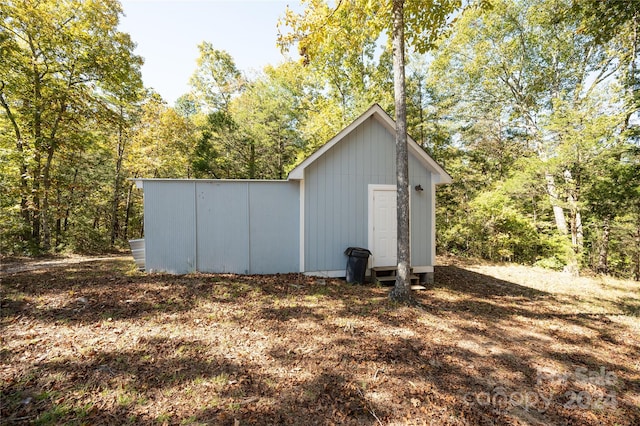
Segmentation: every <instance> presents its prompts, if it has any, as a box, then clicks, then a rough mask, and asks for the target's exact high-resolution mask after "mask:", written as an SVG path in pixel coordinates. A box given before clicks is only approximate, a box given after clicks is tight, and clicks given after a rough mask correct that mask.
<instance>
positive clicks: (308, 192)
mask: <svg viewBox="0 0 640 426" xmlns="http://www.w3.org/2000/svg"><path fill="white" fill-rule="evenodd" d="M409 176H410V182H411V185H412V186H411V190H412V193H411V200H412V201H411V202H412V206H411V232H412V264H414V265H419V266H426V265H430V260H429V259H430V257H429V256H430V253H431V247H430V241H431V240H430V236H429V235H430V230H431V209H432V208H433V207H432V206H430V205H429V203H428V199H429V197H428V194H429V193H428V191H431V190H432V189H431V188H432V185H431V174H430V172H429V171H428V170H426V169H425V168H424V167H423V166H422V165H421V164H420V162H419V161H418V160H416V159H415V158H414V157H413V156H411V157H410V162H409ZM395 183H396V164H395V135H393V134H392V133H390V132H389V131H388V130H387V129H386V128H385V127H384V126H383V125H382V124H380V123H379V122H378V121H377V119H375V118H374V117H371V118H369V119H368V120H366V121H365V122H364V123H363V124H362V125H360V126H359V127H357V128H356V129H354V130H353V131H352V132H351V133H350V134H348V135H347V136H345V138H344V139H343V140H342V141H340V143H338V144H336V145H334V146H333V147H332V148H331V149H329V150H328V151H327V152H326V153H325V154H324V155H323V156H321V157H319V158H318V159H317V160H316V161H315V162H313V163H312V164H310V165H309V166H308V167H307V168H306V169H305V182H304V185H305V223H304V230H305V240H304V241H305V270H306V271H307V272H317V271H338V270H343V269H344V268H345V265H346V260H347V259H346V257H345V255H344V254H343V252H344V250H345V249H346V248H347V247H350V246H358V247H367V245H368V238H369V235H368V189H367V188H368V185H369V184H386V185H395ZM418 184H420V185H422V187H423V188H424V191H423V192H422V193H419V194H418V193H416V192H415V190H414V189H413V188H414V186H415V185H418Z"/></svg>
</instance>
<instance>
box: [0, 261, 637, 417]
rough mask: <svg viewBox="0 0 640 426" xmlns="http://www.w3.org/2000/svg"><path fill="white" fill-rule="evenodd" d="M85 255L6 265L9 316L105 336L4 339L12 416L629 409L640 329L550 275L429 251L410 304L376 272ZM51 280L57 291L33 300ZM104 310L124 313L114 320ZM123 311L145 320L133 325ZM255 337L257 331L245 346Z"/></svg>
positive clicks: (508, 413)
mask: <svg viewBox="0 0 640 426" xmlns="http://www.w3.org/2000/svg"><path fill="white" fill-rule="evenodd" d="M89 266H90V267H89V268H79V269H78V268H77V266H74V267H73V268H67V269H65V270H62V273H63V274H66V275H67V276H60V274H59V273H52V274H49V275H47V274H44V275H43V274H32V277H31V278H29V279H28V280H27V279H26V278H25V277H26V276H22V275H21V276H17V275H14V276H12V277H11V278H10V280H9V282H8V283H6V282H3V288H8V289H9V290H10V291H11V292H13V293H12V294H11V295H10V296H11V297H9V298H7V299H6V300H10V301H11V303H12V304H9V305H8V306H9V308H10V309H9V312H8V314H7V315H6V316H5V314H6V312H5V311H4V310H3V313H2V316H3V317H4V318H6V319H7V320H11V321H21V320H22V319H27V320H29V321H33V320H37V321H41V322H42V323H44V324H45V325H47V326H50V327H52V328H53V330H54V332H55V333H57V332H60V331H61V329H65V330H68V329H71V330H77V329H79V328H82V327H84V329H86V330H88V333H90V335H91V336H98V337H104V338H105V341H106V342H107V343H106V344H103V345H101V346H100V347H96V348H92V347H91V345H90V344H89V343H88V342H79V341H75V342H72V341H65V340H61V341H59V342H56V344H57V345H64V346H65V351H66V352H65V355H64V356H54V355H51V353H52V352H46V351H44V353H43V355H42V356H40V357H37V358H35V359H34V360H33V361H29V362H24V361H21V359H22V357H27V353H29V352H36V351H37V350H39V346H38V343H37V336H36V338H31V337H29V336H27V337H24V339H25V343H24V345H25V346H24V347H21V348H20V351H21V352H20V353H9V352H3V358H4V355H7V358H6V359H7V360H9V361H10V362H15V363H18V364H20V368H21V370H20V371H19V374H18V375H16V376H15V377H12V378H11V379H10V380H8V381H7V382H5V383H4V384H3V385H2V389H1V390H2V398H3V401H2V402H3V403H2V407H3V408H2V409H3V411H2V413H1V414H2V418H3V419H8V420H7V423H8V424H27V423H32V422H33V421H35V420H36V419H40V420H43V419H44V416H50V418H51V419H53V420H52V421H50V422H49V423H50V424H53V423H73V422H76V423H87V424H115V423H118V424H125V423H136V424H162V423H166V424H180V423H185V424H188V423H200V424H201V423H206V424H223V425H226V424H229V425H233V424H236V422H240V424H328V423H335V424H365V425H373V424H380V423H383V424H385V423H387V422H396V423H400V422H402V421H404V423H407V424H420V421H423V420H431V421H432V422H433V423H435V424H522V423H525V424H578V425H580V424H582V425H587V424H594V423H606V422H611V423H615V422H617V423H619V424H639V423H640V408H639V407H638V406H637V405H633V401H634V399H633V398H638V395H640V389H639V386H640V385H639V383H638V380H637V377H638V376H637V374H638V369H637V367H634V366H633V365H632V364H631V362H630V360H634V359H635V358H636V357H635V355H634V354H637V353H639V352H640V351H639V350H638V346H637V339H635V338H634V339H630V342H627V343H625V342H624V341H623V338H622V337H620V336H621V334H620V331H621V330H620V329H619V327H620V325H619V324H617V323H614V322H611V321H610V320H607V318H606V315H603V314H595V313H591V312H580V311H578V312H571V313H567V312H564V309H565V306H564V305H563V303H564V302H563V301H562V300H560V299H558V298H556V297H555V296H554V295H553V294H551V293H546V292H541V291H538V290H535V289H530V288H528V287H525V286H520V285H517V284H515V283H510V282H507V281H503V280H497V279H495V278H493V277H489V276H486V275H483V274H478V273H475V272H472V271H466V270H464V269H461V268H457V267H439V268H437V269H436V279H437V284H436V285H435V286H434V288H433V289H432V290H430V291H426V292H422V293H417V294H416V296H417V297H418V299H419V300H420V302H421V303H422V305H423V308H408V307H403V306H399V305H397V304H394V303H392V302H390V301H389V300H388V297H387V291H388V290H387V289H384V288H379V287H369V286H352V285H347V284H345V283H344V282H343V281H340V280H324V279H323V280H316V279H313V278H308V277H303V276H300V275H298V274H291V275H281V276H231V275H213V274H194V275H188V276H180V277H175V276H167V275H155V274H151V275H141V274H134V275H133V276H129V275H127V274H125V273H123V272H122V266H121V267H114V266H113V263H112V264H111V266H109V264H107V265H103V264H97V265H89ZM118 268H121V269H120V271H118ZM5 286H6V287H5ZM40 286H42V287H40ZM91 291H95V293H91ZM70 292H73V294H72V295H70V294H69V293H70ZM85 295H86V296H85ZM79 296H83V297H87V299H88V300H89V302H90V303H89V306H87V307H85V308H84V309H82V308H81V306H80V307H79V305H78V303H80V304H81V305H82V302H79V301H77V300H76V299H77V298H78V297H79ZM46 297H52V298H53V299H55V302H56V303H59V306H58V305H47V304H43V305H42V306H40V305H38V304H37V303H38V301H39V300H38V298H46ZM21 298H23V299H21ZM94 300H95V302H94ZM127 300H130V302H127ZM169 301H172V302H170V303H169ZM93 303H95V305H93ZM136 303H137V305H136ZM623 303H626V304H628V305H630V306H634V303H635V301H634V300H628V301H624V302H623ZM3 306H4V304H3ZM91 306H96V307H99V306H103V308H100V309H96V312H91V311H89V310H88V308H90V307H91ZM203 306H204V308H203ZM197 307H199V309H200V310H199V311H198V316H187V315H186V314H187V313H189V312H191V311H192V310H193V309H196V308H197ZM104 308H106V309H104ZM56 309H57V310H56ZM74 309H80V310H79V311H78V312H74ZM101 309H103V310H101ZM632 309H633V308H632ZM215 310H217V311H219V312H215ZM104 315H112V316H113V318H112V319H113V321H114V322H116V321H117V320H120V322H119V323H118V325H117V326H116V327H111V326H109V327H107V326H105V325H104V323H105V321H106V320H105V317H104ZM149 316H152V317H153V321H147V318H148V317H149ZM65 318H68V320H67V321H66V322H64V321H63V322H62V323H61V324H57V323H56V321H62V320H64V319H65ZM196 319H197V320H198V321H201V322H200V323H199V327H202V328H197V327H194V325H193V321H194V320H196ZM128 320H130V321H128ZM133 320H136V321H133ZM607 321H608V322H607ZM126 324H131V325H136V326H139V327H141V330H143V331H141V332H140V334H139V335H137V336H133V337H131V336H130V335H129V334H127V333H126V330H123V328H124V327H126ZM38 326H41V325H38ZM145 327H146V328H145ZM616 327H617V328H618V329H616ZM151 328H153V335H152V334H150V332H148V331H144V330H148V329H151ZM207 329H218V330H220V333H214V334H211V335H207V336H208V337H205V333H206V330H207ZM200 330H202V333H203V336H200V335H199V332H200ZM17 331H18V332H22V330H17ZM623 331H624V330H623ZM114 333H124V334H116V337H118V336H126V338H127V339H128V338H130V337H131V338H135V341H126V340H127V339H122V338H115V337H114ZM159 333H164V334H162V335H159ZM18 334H19V333H18ZM172 334H174V335H175V334H177V336H178V337H175V336H174V337H172V336H171V335H172ZM606 336H609V337H608V338H607V337H606ZM18 337H20V338H22V335H20V336H18ZM112 337H113V339H112V340H109V339H111V338H112ZM249 338H254V339H262V340H260V342H253V343H255V344H252V345H245V347H243V342H244V341H245V340H246V339H249ZM238 348H240V349H243V348H244V349H245V350H239V349H238ZM47 349H51V348H47ZM252 350H253V351H259V352H260V354H261V356H262V358H257V359H256V358H254V357H253V356H252V355H253V354H252V353H251V351H252ZM48 354H49V355H48ZM30 359H33V358H30ZM547 368H548V371H547V370H545V369H547ZM577 369H584V371H586V372H587V373H590V372H599V371H601V369H604V371H605V372H607V373H608V372H611V373H613V374H614V375H615V377H616V383H615V384H611V385H610V384H606V383H605V384H604V385H603V384H598V383H591V382H588V381H584V380H582V377H581V376H580V374H578V373H577V371H578V370H577ZM541 371H543V372H545V371H546V373H547V374H548V375H547V376H542V377H541V375H540V374H541V373H540V372H541ZM580 371H583V370H580ZM563 374H564V376H563ZM558 378H559V379H558ZM556 379H558V380H556ZM580 392H584V394H583V396H584V395H588V396H589V397H591V398H599V397H600V394H603V395H604V394H606V393H607V392H615V393H616V398H615V402H616V404H617V408H615V409H614V410H610V407H604V408H600V407H598V406H597V405H595V404H591V405H588V406H584V407H582V406H578V405H577V406H576V407H572V406H571V405H570V403H571V402H572V401H571V398H572V396H575V395H581V394H580ZM523 395H524V396H528V397H531V398H533V397H534V396H535V397H536V398H537V399H535V400H531V399H529V400H522V399H518V398H521V397H522V396H523ZM543 397H547V398H548V401H549V402H548V405H545V404H547V400H545V399H544V398H543ZM29 398H30V399H29ZM178 399H179V400H180V402H181V404H185V401H188V404H189V405H188V406H181V405H179V404H178V402H177V401H176V400H178ZM583 399H584V398H583ZM27 400H28V401H29V402H28V403H25V401H27ZM636 400H637V399H636ZM599 401H600V400H596V402H599ZM574 402H576V403H577V402H578V401H574ZM580 402H581V403H585V401H584V400H580ZM590 402H594V401H593V400H592V401H590ZM568 404H569V405H568ZM159 407H160V408H159ZM56 416H57V417H56ZM42 423H47V422H44V421H42Z"/></svg>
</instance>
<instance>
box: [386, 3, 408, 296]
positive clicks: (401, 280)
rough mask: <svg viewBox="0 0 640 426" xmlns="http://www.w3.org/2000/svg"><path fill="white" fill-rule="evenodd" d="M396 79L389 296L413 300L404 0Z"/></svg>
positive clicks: (398, 21)
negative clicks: (394, 243)
mask: <svg viewBox="0 0 640 426" xmlns="http://www.w3.org/2000/svg"><path fill="white" fill-rule="evenodd" d="M392 43H393V80H394V96H395V108H396V168H397V170H396V172H397V181H396V185H397V191H398V195H397V203H398V207H397V221H398V230H397V231H398V253H397V254H398V275H397V278H396V283H395V286H394V287H393V290H391V293H390V294H389V296H390V297H391V299H393V300H395V301H398V302H403V303H411V302H412V301H413V296H412V294H411V281H410V262H411V251H410V235H409V154H408V148H407V104H406V88H405V73H404V0H393V42H392Z"/></svg>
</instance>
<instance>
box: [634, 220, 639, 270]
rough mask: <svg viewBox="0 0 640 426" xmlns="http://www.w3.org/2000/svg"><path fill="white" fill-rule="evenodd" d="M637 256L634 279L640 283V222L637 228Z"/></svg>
mask: <svg viewBox="0 0 640 426" xmlns="http://www.w3.org/2000/svg"><path fill="white" fill-rule="evenodd" d="M635 237H636V238H635V240H636V241H635V242H636V254H635V262H634V263H635V265H634V268H633V279H635V280H636V281H640V220H638V225H637V227H636V236H635Z"/></svg>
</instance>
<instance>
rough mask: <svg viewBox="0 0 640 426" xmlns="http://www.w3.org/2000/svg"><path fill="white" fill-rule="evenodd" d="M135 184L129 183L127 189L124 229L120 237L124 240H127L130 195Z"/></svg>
mask: <svg viewBox="0 0 640 426" xmlns="http://www.w3.org/2000/svg"><path fill="white" fill-rule="evenodd" d="M135 186H136V184H135V183H131V185H129V191H127V210H126V212H125V216H124V230H123V232H122V233H123V235H122V238H123V239H124V240H128V239H129V218H130V217H131V204H132V203H131V201H132V200H131V196H132V195H133V188H134V187H135Z"/></svg>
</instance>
